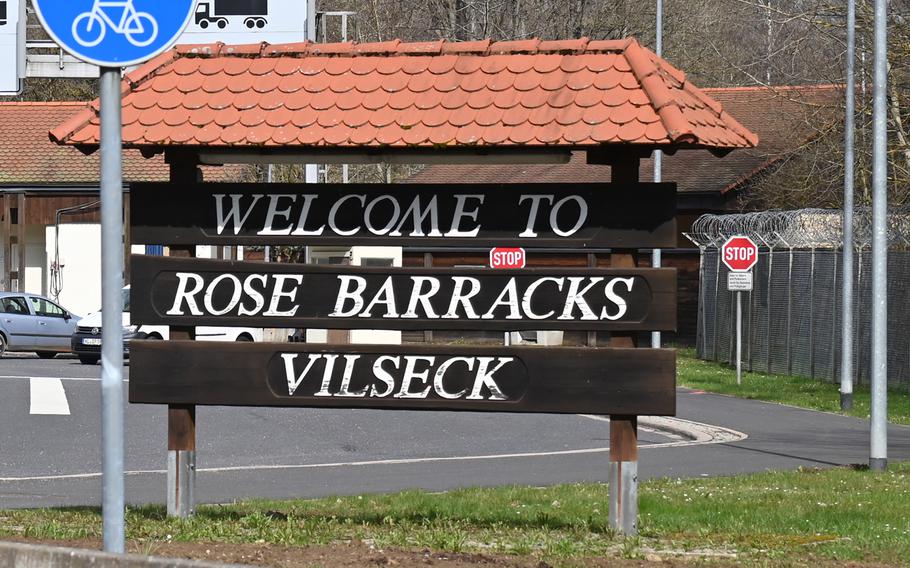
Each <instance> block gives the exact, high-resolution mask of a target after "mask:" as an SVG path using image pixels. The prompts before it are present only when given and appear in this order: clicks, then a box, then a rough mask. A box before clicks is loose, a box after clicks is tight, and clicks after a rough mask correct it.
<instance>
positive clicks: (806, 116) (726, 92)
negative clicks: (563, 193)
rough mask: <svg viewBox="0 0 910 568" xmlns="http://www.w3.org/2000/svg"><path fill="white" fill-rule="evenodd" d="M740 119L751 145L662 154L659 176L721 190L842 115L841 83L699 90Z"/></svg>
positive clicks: (565, 175)
mask: <svg viewBox="0 0 910 568" xmlns="http://www.w3.org/2000/svg"><path fill="white" fill-rule="evenodd" d="M704 93H705V94H706V95H707V96H709V97H711V98H712V99H714V100H716V101H718V102H719V103H721V104H722V105H723V107H724V109H726V110H727V111H729V112H730V113H731V114H733V115H735V116H736V117H737V118H739V119H740V120H741V121H742V124H743V125H744V126H745V127H746V128H748V129H750V130H751V131H753V132H755V133H756V134H758V136H759V137H760V138H761V142H760V143H759V145H758V146H757V147H756V148H750V149H746V150H740V151H737V152H733V153H732V154H730V155H729V156H726V157H725V158H724V159H722V160H719V159H717V157H716V156H714V155H712V154H711V153H710V152H707V151H691V152H679V153H677V154H675V155H672V156H669V155H668V156H664V158H663V179H664V180H668V181H673V182H676V183H677V186H678V188H679V191H680V192H686V193H688V192H708V193H723V192H726V191H728V190H730V189H733V188H735V187H737V186H738V185H740V184H741V183H744V182H746V181H748V180H749V179H750V178H752V177H753V176H754V175H756V174H758V173H760V172H763V171H765V170H766V169H767V167H768V166H771V165H773V164H774V163H775V162H776V161H777V160H778V159H779V158H780V157H781V156H783V155H785V154H787V153H789V152H792V151H794V150H796V149H798V148H799V147H800V146H801V145H802V144H804V143H805V142H806V141H807V140H811V139H814V138H816V137H817V136H818V135H819V134H820V133H821V132H823V131H825V130H826V129H827V128H829V127H830V126H831V125H832V124H834V123H835V122H836V123H839V122H840V121H841V120H842V119H843V117H842V112H843V111H842V108H841V107H840V101H841V99H842V97H843V86H842V85H819V86H799V87H772V88H767V87H737V88H721V89H704ZM652 172H653V166H652V161H651V160H650V159H647V160H642V166H641V177H642V181H649V180H650V179H652ZM609 180H610V168H609V166H601V165H588V164H587V163H586V160H585V154H584V153H583V152H576V153H574V154H573V156H572V159H571V161H570V162H569V163H567V164H547V165H542V164H531V165H517V164H514V165H489V166H477V165H471V166H464V165H448V164H447V165H433V166H429V167H427V168H426V169H424V170H423V171H421V172H419V173H417V174H416V175H414V176H412V177H411V178H409V179H408V180H407V181H408V182H409V183H506V182H510V183H530V182H562V183H567V182H576V183H580V182H605V181H609Z"/></svg>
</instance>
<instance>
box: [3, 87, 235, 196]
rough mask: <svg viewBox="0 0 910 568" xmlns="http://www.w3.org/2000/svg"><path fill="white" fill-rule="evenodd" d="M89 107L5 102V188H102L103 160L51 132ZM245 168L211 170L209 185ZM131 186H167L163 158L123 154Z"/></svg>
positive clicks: (232, 177) (226, 178) (230, 178)
mask: <svg viewBox="0 0 910 568" xmlns="http://www.w3.org/2000/svg"><path fill="white" fill-rule="evenodd" d="M86 107H87V104H86V103H84V102H47V103H35V102H0V185H6V186H9V185H26V186H35V185H56V186H59V185H97V184H98V175H99V162H98V160H99V158H98V157H97V156H85V155H83V154H82V153H81V152H80V151H79V150H77V149H76V148H67V147H62V146H58V145H57V144H54V143H53V142H51V141H50V140H48V139H47V131H48V130H50V129H51V128H55V127H57V126H59V125H60V124H61V123H62V122H63V121H65V120H67V119H68V118H70V117H72V116H73V115H74V114H76V113H79V112H80V111H84V110H85V109H86ZM239 172H240V168H238V167H236V166H233V167H228V168H227V169H225V168H206V169H205V175H206V179H212V180H215V181H227V180H233V179H237V177H238V175H239ZM123 177H124V180H125V181H140V180H142V181H164V180H167V179H168V166H167V164H165V163H164V159H163V158H162V157H160V156H159V157H155V158H152V159H145V158H143V157H142V156H141V155H140V154H139V152H138V151H137V150H127V151H125V152H124V153H123Z"/></svg>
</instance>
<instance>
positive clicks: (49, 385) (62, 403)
mask: <svg viewBox="0 0 910 568" xmlns="http://www.w3.org/2000/svg"><path fill="white" fill-rule="evenodd" d="M29 398H30V399H31V402H30V410H29V413H30V414H38V415H42V416H69V415H70V405H69V402H67V400H66V391H65V390H63V381H61V380H60V379H52V378H50V377H31V378H30V379H29Z"/></svg>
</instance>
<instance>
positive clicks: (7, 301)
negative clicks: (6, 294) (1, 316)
mask: <svg viewBox="0 0 910 568" xmlns="http://www.w3.org/2000/svg"><path fill="white" fill-rule="evenodd" d="M0 307H2V308H3V311H4V312H5V313H7V314H20V315H23V316H27V315H28V314H29V312H28V305H27V304H26V303H25V298H2V299H0Z"/></svg>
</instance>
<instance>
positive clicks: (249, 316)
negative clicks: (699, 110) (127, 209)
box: [131, 255, 676, 331]
mask: <svg viewBox="0 0 910 568" xmlns="http://www.w3.org/2000/svg"><path fill="white" fill-rule="evenodd" d="M459 289H460V292H459ZM468 308H470V309H468ZM131 311H132V318H133V321H134V322H136V323H140V324H158V325H184V326H185V325H224V326H240V327H293V328H327V329H403V330H427V329H433V330H448V329H496V330H504V331H507V330H511V331H515V330H538V329H555V330H581V331H587V330H603V331H609V330H629V331H631V330H654V329H658V330H662V331H672V330H674V329H675V328H676V272H675V270H674V269H652V268H630V269H626V268H623V269H602V268H577V269H543V268H525V269H520V270H487V269H479V268H464V269H450V268H386V267H382V268H362V267H350V266H344V267H339V266H315V265H303V264H281V263H260V262H225V261H215V260H187V259H176V258H167V257H149V256H144V255H136V256H134V257H133V292H132V310H131Z"/></svg>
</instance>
